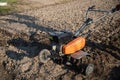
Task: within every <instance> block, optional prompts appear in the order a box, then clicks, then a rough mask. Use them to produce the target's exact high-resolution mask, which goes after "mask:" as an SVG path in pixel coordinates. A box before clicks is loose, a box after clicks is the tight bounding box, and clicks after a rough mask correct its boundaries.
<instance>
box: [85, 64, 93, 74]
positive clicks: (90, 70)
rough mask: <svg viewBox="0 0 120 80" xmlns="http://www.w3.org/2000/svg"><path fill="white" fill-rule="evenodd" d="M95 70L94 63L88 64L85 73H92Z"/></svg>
mask: <svg viewBox="0 0 120 80" xmlns="http://www.w3.org/2000/svg"><path fill="white" fill-rule="evenodd" d="M93 71H94V64H88V66H87V67H86V70H85V75H90V74H91V73H93Z"/></svg>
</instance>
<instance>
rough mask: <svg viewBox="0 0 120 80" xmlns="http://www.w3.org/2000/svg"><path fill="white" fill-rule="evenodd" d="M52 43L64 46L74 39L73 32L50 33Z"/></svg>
mask: <svg viewBox="0 0 120 80" xmlns="http://www.w3.org/2000/svg"><path fill="white" fill-rule="evenodd" d="M49 35H50V40H51V42H54V43H57V44H59V43H60V44H64V43H67V42H69V41H70V40H71V39H72V38H73V34H72V32H66V31H56V32H52V33H49Z"/></svg>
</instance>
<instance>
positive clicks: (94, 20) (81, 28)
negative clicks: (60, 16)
mask: <svg viewBox="0 0 120 80" xmlns="http://www.w3.org/2000/svg"><path fill="white" fill-rule="evenodd" d="M119 10H120V4H118V5H117V6H116V7H115V8H113V9H112V10H110V11H107V10H97V9H95V6H94V5H93V6H91V7H89V8H88V10H87V11H86V20H85V21H84V23H83V24H82V26H81V27H80V28H79V29H78V30H77V31H76V32H75V34H74V37H78V36H79V35H80V33H81V32H82V31H83V30H84V29H85V28H86V27H87V26H88V25H89V24H91V23H95V22H97V21H100V20H101V19H103V18H105V17H106V16H108V15H110V14H111V13H114V12H116V11H119ZM89 11H93V12H103V13H106V14H105V15H103V16H101V17H98V18H97V19H91V18H89V17H88V13H89Z"/></svg>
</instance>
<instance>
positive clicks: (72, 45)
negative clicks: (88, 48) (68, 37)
mask: <svg viewBox="0 0 120 80" xmlns="http://www.w3.org/2000/svg"><path fill="white" fill-rule="evenodd" d="M84 46H85V38H83V37H78V38H76V39H74V40H73V41H71V42H69V43H68V44H66V45H65V46H63V53H64V54H72V53H75V52H76V51H78V50H80V49H82V48H83V47H84Z"/></svg>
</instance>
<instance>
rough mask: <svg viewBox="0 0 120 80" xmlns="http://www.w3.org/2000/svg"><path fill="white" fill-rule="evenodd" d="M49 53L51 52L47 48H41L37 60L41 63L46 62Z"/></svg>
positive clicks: (48, 58)
mask: <svg viewBox="0 0 120 80" xmlns="http://www.w3.org/2000/svg"><path fill="white" fill-rule="evenodd" d="M50 55H51V53H50V51H49V50H47V49H43V50H41V51H40V53H39V56H38V58H39V61H40V62H42V63H47V62H48V60H50Z"/></svg>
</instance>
